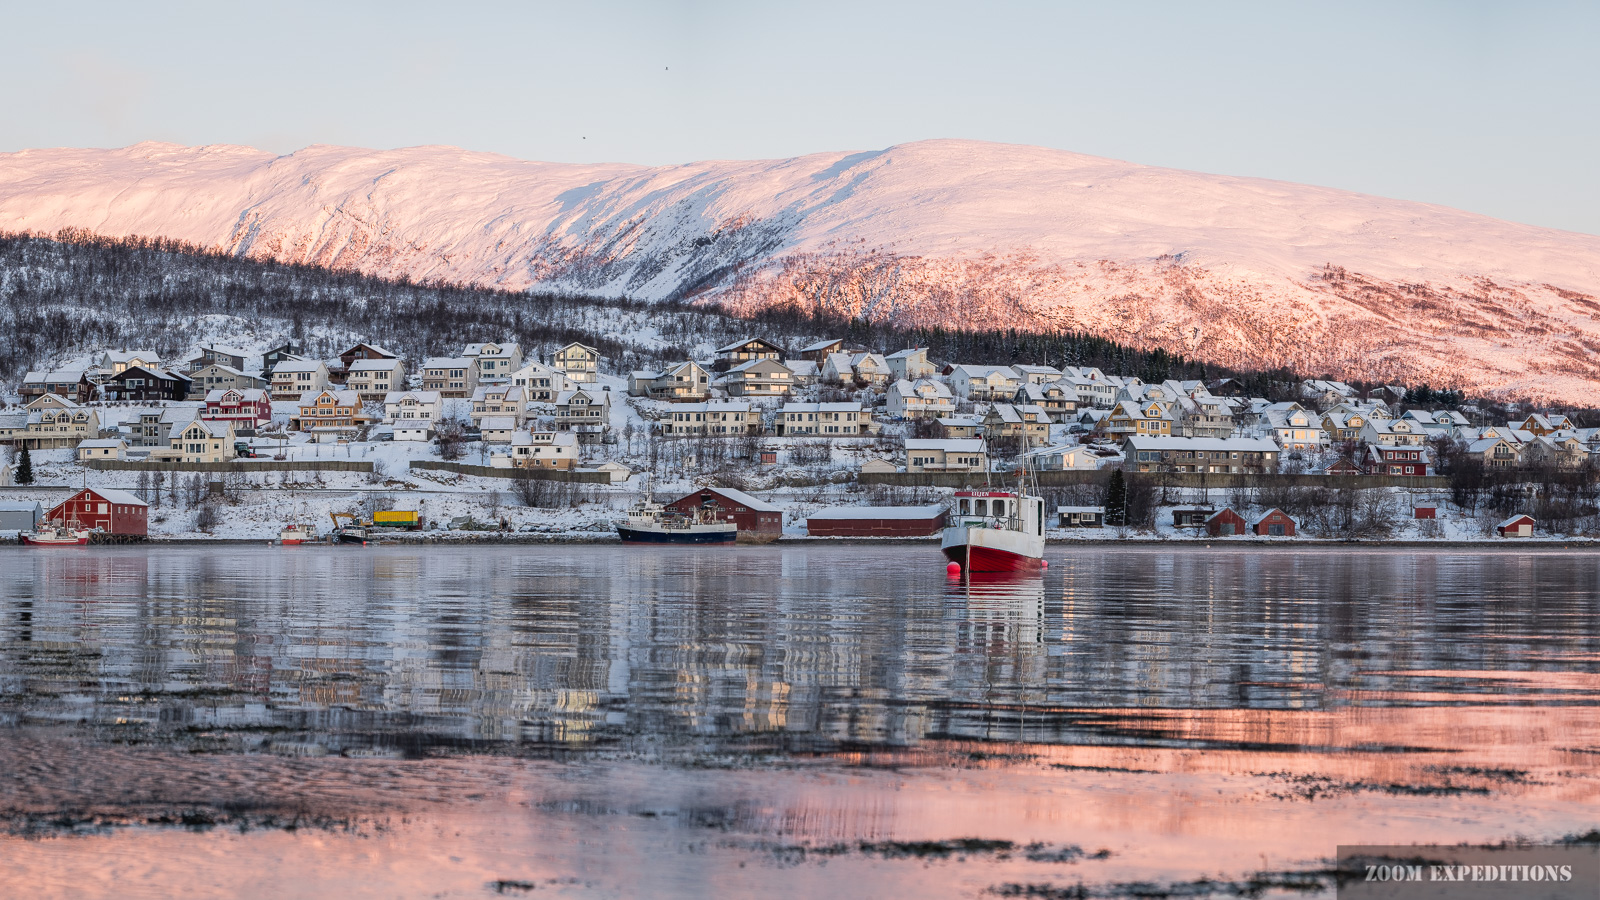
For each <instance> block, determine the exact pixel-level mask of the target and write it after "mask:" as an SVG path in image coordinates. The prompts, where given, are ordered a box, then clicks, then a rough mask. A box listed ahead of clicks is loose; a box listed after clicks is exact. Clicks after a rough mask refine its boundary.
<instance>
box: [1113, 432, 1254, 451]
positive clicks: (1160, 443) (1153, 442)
mask: <svg viewBox="0 0 1600 900" xmlns="http://www.w3.org/2000/svg"><path fill="white" fill-rule="evenodd" d="M1124 444H1125V446H1131V447H1132V448H1133V449H1134V450H1206V451H1213V452H1225V453H1234V452H1238V453H1277V452H1278V450H1279V447H1278V445H1277V443H1275V442H1273V441H1271V440H1269V439H1267V438H1202V437H1166V436H1156V435H1151V436H1144V435H1133V436H1131V437H1129V438H1128V439H1127V440H1126V441H1125V442H1124Z"/></svg>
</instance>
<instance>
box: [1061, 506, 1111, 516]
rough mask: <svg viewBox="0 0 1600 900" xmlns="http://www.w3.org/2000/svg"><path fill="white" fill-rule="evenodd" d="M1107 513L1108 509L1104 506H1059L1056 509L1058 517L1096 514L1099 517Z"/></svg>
mask: <svg viewBox="0 0 1600 900" xmlns="http://www.w3.org/2000/svg"><path fill="white" fill-rule="evenodd" d="M1105 512H1106V508H1105V507H1104V506H1058V507H1056V515H1058V516H1059V515H1061V514H1062V513H1095V514H1097V515H1105Z"/></svg>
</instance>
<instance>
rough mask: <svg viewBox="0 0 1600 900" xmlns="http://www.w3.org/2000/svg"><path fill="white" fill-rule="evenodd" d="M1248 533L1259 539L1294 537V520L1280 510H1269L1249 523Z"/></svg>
mask: <svg viewBox="0 0 1600 900" xmlns="http://www.w3.org/2000/svg"><path fill="white" fill-rule="evenodd" d="M1250 533H1251V534H1255V535H1259V536H1261V537H1294V520H1293V519H1291V518H1289V514H1288V513H1286V512H1284V511H1283V510H1281V509H1269V510H1267V512H1266V514H1265V515H1263V516H1261V517H1259V518H1257V519H1256V520H1255V521H1254V522H1251V523H1250Z"/></svg>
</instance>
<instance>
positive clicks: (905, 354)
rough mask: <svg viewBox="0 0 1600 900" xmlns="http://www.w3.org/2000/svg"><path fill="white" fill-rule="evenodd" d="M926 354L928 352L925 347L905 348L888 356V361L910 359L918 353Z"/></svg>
mask: <svg viewBox="0 0 1600 900" xmlns="http://www.w3.org/2000/svg"><path fill="white" fill-rule="evenodd" d="M927 352H928V348H927V347H907V348H906V349H904V350H896V351H895V352H893V353H891V354H889V356H888V358H889V359H910V358H911V357H913V356H916V355H917V354H919V353H922V354H926V353H927Z"/></svg>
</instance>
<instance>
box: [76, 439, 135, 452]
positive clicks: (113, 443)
mask: <svg viewBox="0 0 1600 900" xmlns="http://www.w3.org/2000/svg"><path fill="white" fill-rule="evenodd" d="M126 446H128V442H127V441H124V440H123V439H122V438H91V439H89V440H87V441H79V442H78V449H80V450H81V449H83V448H84V447H88V448H90V449H99V448H102V447H126Z"/></svg>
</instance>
